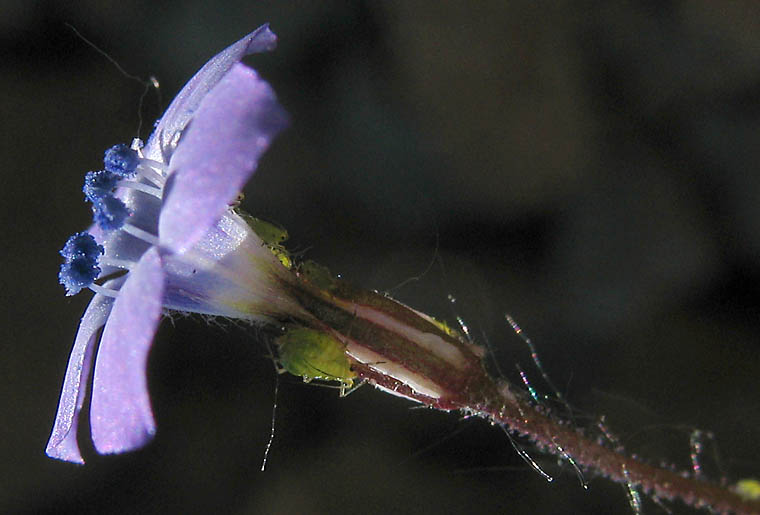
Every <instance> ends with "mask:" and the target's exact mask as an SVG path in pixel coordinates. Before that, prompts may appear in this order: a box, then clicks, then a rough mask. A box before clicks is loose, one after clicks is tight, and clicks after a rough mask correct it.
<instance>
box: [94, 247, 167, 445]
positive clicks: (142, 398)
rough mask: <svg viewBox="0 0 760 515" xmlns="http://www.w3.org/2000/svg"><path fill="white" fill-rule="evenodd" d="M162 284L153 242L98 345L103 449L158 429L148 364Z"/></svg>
mask: <svg viewBox="0 0 760 515" xmlns="http://www.w3.org/2000/svg"><path fill="white" fill-rule="evenodd" d="M163 290H164V273H163V269H162V265H161V257H160V256H159V254H158V250H157V249H155V248H152V249H150V250H148V251H147V252H146V253H145V254H144V255H143V257H142V258H141V259H140V262H139V263H138V264H137V266H136V267H135V268H134V269H133V270H132V271H131V272H130V273H129V275H128V276H127V280H126V282H125V283H124V286H123V287H122V288H121V290H120V291H119V296H118V297H117V299H116V302H115V303H114V306H113V311H112V312H111V316H110V317H109V319H108V323H107V324H106V327H105V330H104V331H103V338H102V339H101V343H100V349H99V350H98V357H97V360H96V363H95V378H94V381H93V392H92V406H91V408H90V426H91V428H92V440H93V442H94V443H95V449H96V450H97V451H98V452H99V453H101V454H106V453H118V452H123V451H128V450H132V449H136V448H138V447H142V446H143V445H145V444H146V443H147V442H148V441H149V440H150V439H151V438H152V437H153V434H154V433H155V429H156V425H155V422H154V420H153V412H152V410H151V407H150V398H149V396H148V384H147V377H146V367H147V361H148V352H149V351H150V346H151V343H152V342H153V336H154V334H155V332H156V328H157V327H158V323H159V320H160V318H161V299H162V297H163Z"/></svg>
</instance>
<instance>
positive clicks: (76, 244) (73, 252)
mask: <svg viewBox="0 0 760 515" xmlns="http://www.w3.org/2000/svg"><path fill="white" fill-rule="evenodd" d="M103 252H104V250H103V246H102V245H98V242H97V241H95V238H94V237H93V235H92V234H90V233H88V232H85V231H83V232H78V233H76V234H74V235H73V236H71V237H70V238H69V239H68V240H66V244H65V245H64V246H63V248H62V249H61V255H62V256H63V257H64V258H65V259H66V261H71V260H73V259H75V258H80V257H82V258H87V259H90V260H91V261H92V262H93V263H97V261H98V256H100V255H101V254H103Z"/></svg>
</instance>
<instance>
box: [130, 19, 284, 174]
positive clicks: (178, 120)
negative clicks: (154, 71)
mask: <svg viewBox="0 0 760 515" xmlns="http://www.w3.org/2000/svg"><path fill="white" fill-rule="evenodd" d="M276 46H277V36H275V35H274V33H273V32H272V31H271V30H269V24H268V23H267V24H264V25H262V26H261V27H259V28H258V29H256V30H254V31H253V32H251V33H250V34H248V35H247V36H245V37H244V38H242V39H240V40H239V41H238V42H236V43H234V44H232V45H230V46H229V47H227V48H226V49H224V50H223V51H221V52H220V53H219V54H217V55H216V56H214V57H212V58H211V59H210V60H209V61H208V62H207V63H206V64H205V65H204V66H203V68H201V69H200V70H199V71H198V72H197V73H196V74H195V75H194V76H193V78H192V79H190V80H189V81H188V82H187V84H186V85H185V87H183V88H182V90H181V91H180V92H179V94H178V95H177V96H176V97H175V98H174V100H173V101H172V103H171V104H170V105H169V108H168V109H167V110H166V112H165V113H164V115H163V117H162V118H161V121H160V122H159V124H158V127H156V130H155V132H154V133H153V135H152V136H151V137H150V139H149V140H148V144H147V145H146V147H145V149H144V151H145V154H146V156H147V157H148V158H150V159H155V160H158V161H163V159H164V155H165V153H166V151H167V150H168V151H169V152H170V151H171V149H172V147H173V145H174V144H175V143H176V142H175V138H176V136H177V134H178V133H180V132H182V130H184V129H185V126H187V124H188V122H189V121H190V119H191V118H192V117H193V116H194V114H195V111H196V109H197V108H198V106H199V105H200V103H201V101H202V100H203V98H204V97H205V96H206V94H207V93H208V92H209V91H211V89H212V88H213V87H214V86H215V85H216V84H217V83H218V82H219V81H220V80H221V79H222V77H224V76H225V75H226V73H227V72H228V71H229V69H230V68H232V66H233V65H234V64H235V63H237V62H238V61H240V60H241V59H242V58H243V57H244V56H246V55H249V54H255V53H260V52H268V51H271V50H274V48H275V47H276Z"/></svg>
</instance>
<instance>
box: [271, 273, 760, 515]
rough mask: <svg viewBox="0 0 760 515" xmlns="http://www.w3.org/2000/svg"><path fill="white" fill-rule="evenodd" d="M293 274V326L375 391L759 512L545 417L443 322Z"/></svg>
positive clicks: (718, 507)
mask: <svg viewBox="0 0 760 515" xmlns="http://www.w3.org/2000/svg"><path fill="white" fill-rule="evenodd" d="M294 273H295V275H296V279H297V280H296V281H286V282H284V283H283V287H284V288H287V289H288V290H289V291H290V293H291V295H292V296H293V297H294V298H295V299H297V302H298V303H299V304H300V305H301V307H302V308H304V310H305V311H306V312H308V313H309V314H310V315H311V316H310V317H308V320H306V319H302V320H298V321H297V323H299V324H302V325H308V326H310V327H312V328H313V329H317V330H320V331H324V332H326V333H329V334H330V335H331V336H332V337H333V338H335V339H336V340H338V341H340V342H342V343H343V344H344V345H345V348H346V355H347V358H348V359H349V361H350V364H351V369H352V370H353V371H354V372H355V373H356V374H357V375H358V377H360V378H361V379H363V380H365V381H367V382H368V383H370V384H372V385H374V386H376V387H377V388H379V389H382V390H384V391H386V392H388V393H391V394H394V395H398V396H401V397H405V398H408V399H410V400H414V401H417V402H420V403H423V404H425V405H428V406H430V407H433V408H437V409H442V410H462V411H464V412H466V413H468V414H473V415H477V416H480V417H483V418H485V419H487V420H490V421H492V422H493V423H495V424H499V425H501V426H502V427H504V428H505V429H506V430H507V431H509V432H510V433H512V434H515V435H521V436H524V437H527V438H529V439H530V440H531V441H532V442H534V444H535V445H536V446H537V447H539V448H540V449H541V450H543V451H546V452H550V453H553V454H556V455H558V456H560V457H561V458H563V459H565V460H567V461H570V462H572V463H573V465H575V466H577V467H579V468H580V469H583V470H586V471H588V472H591V473H595V474H597V475H602V476H604V477H606V478H608V479H610V480H612V481H616V482H618V483H621V484H623V485H627V486H628V487H629V489H632V490H633V489H637V490H639V489H640V490H642V491H643V492H645V493H647V494H649V495H653V496H655V497H657V498H660V499H671V500H673V499H680V500H681V501H683V502H684V503H686V504H687V505H690V506H693V507H696V508H710V509H712V510H715V511H718V512H723V513H760V502H758V501H752V500H748V499H745V498H743V497H741V496H740V495H738V494H737V493H736V492H734V491H733V490H731V489H730V488H728V487H725V486H721V485H718V484H715V483H710V482H707V481H704V480H702V479H698V478H695V477H690V476H689V475H688V474H686V473H678V472H674V471H672V470H668V469H665V468H660V467H656V466H653V465H650V464H647V463H644V462H643V461H641V460H640V459H638V458H637V457H634V456H628V455H625V454H623V453H621V452H619V451H618V450H614V449H610V448H608V447H606V446H604V445H602V444H601V443H599V442H598V441H596V440H595V439H593V438H590V437H589V436H587V435H586V434H584V432H583V431H582V430H580V429H578V428H576V427H574V426H573V425H572V424H570V423H568V422H566V421H563V420H560V419H558V418H556V417H554V416H552V415H551V414H549V413H547V412H546V410H544V409H543V408H542V407H541V406H537V405H536V404H535V403H532V402H531V401H530V399H529V397H528V396H527V395H525V394H524V393H523V392H521V391H519V390H515V389H513V388H511V387H510V385H509V384H508V383H507V382H506V381H505V380H503V379H494V378H492V377H491V376H490V375H489V374H488V372H487V371H486V369H485V367H484V365H483V357H484V356H485V350H484V349H483V348H481V347H480V346H477V345H475V344H473V343H471V342H469V341H467V340H466V339H465V338H463V337H461V335H459V334H458V333H456V332H455V331H453V330H451V329H450V328H449V327H448V326H446V324H444V323H441V322H438V321H436V320H435V319H433V318H431V317H429V316H427V315H425V314H423V313H420V312H418V311H415V310H414V309H412V308H409V307H408V306H405V305H403V304H401V303H399V302H397V301H395V300H393V299H391V298H389V297H387V296H384V295H381V294H378V293H376V292H368V291H364V290H358V289H355V288H353V287H352V286H350V285H348V284H346V283H344V282H342V281H337V280H336V281H331V282H330V283H329V284H324V283H320V284H319V285H315V284H314V283H313V282H310V280H309V278H306V277H304V276H302V275H299V272H297V271H296V272H294Z"/></svg>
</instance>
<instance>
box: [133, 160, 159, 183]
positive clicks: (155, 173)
mask: <svg viewBox="0 0 760 515" xmlns="http://www.w3.org/2000/svg"><path fill="white" fill-rule="evenodd" d="M165 170H166V167H165V166H164V164H163V163H159V162H158V161H153V160H152V159H140V166H138V167H137V173H138V174H139V175H140V176H142V177H144V178H145V179H147V180H149V181H150V182H152V183H153V184H155V185H156V186H158V187H161V188H162V187H163V186H164V183H165V182H166V177H165V176H164V172H165Z"/></svg>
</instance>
